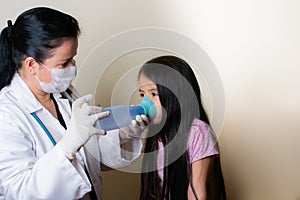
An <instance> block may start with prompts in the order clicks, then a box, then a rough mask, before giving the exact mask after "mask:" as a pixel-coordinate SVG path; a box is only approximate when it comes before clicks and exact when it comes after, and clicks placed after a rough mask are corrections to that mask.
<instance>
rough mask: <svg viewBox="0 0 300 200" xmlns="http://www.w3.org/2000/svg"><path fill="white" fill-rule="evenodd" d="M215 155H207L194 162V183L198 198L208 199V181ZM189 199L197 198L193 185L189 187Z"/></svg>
mask: <svg viewBox="0 0 300 200" xmlns="http://www.w3.org/2000/svg"><path fill="white" fill-rule="evenodd" d="M212 159H213V157H211V156H210V157H206V158H203V159H201V160H198V161H196V162H193V163H192V183H193V186H194V189H195V192H196V195H197V198H198V200H205V199H206V181H207V174H208V172H209V168H210V164H211V162H212ZM188 200H196V197H195V194H194V192H193V190H192V187H191V185H189V188H188Z"/></svg>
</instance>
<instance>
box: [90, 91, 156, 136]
mask: <svg viewBox="0 0 300 200" xmlns="http://www.w3.org/2000/svg"><path fill="white" fill-rule="evenodd" d="M103 111H109V112H110V115H109V116H108V117H107V118H103V119H99V120H97V121H96V123H95V124H94V127H95V128H99V129H102V130H105V131H109V130H113V129H119V128H122V127H125V126H128V125H129V124H131V121H132V120H134V119H135V117H136V116H137V115H146V116H148V117H149V118H150V119H151V120H153V119H154V118H155V117H156V113H157V112H156V107H155V105H154V103H153V101H151V99H150V98H149V97H147V96H144V98H143V100H142V103H141V104H140V105H137V106H125V105H124V106H112V107H107V108H104V109H103Z"/></svg>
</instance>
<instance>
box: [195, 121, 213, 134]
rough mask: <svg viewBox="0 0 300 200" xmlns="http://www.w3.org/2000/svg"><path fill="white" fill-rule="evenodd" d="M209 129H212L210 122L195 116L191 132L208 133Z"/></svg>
mask: <svg viewBox="0 0 300 200" xmlns="http://www.w3.org/2000/svg"><path fill="white" fill-rule="evenodd" d="M208 131H212V129H211V127H210V125H209V124H207V123H206V122H204V121H202V120H200V119H197V118H194V120H193V122H192V126H191V133H198V134H206V133H207V132H208Z"/></svg>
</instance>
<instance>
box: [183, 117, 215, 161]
mask: <svg viewBox="0 0 300 200" xmlns="http://www.w3.org/2000/svg"><path fill="white" fill-rule="evenodd" d="M188 151H189V156H190V163H193V162H196V161H198V160H201V159H203V158H206V157H209V156H212V155H217V154H219V148H218V145H217V140H216V137H215V134H214V132H213V130H212V129H211V127H210V126H209V125H208V124H206V123H204V122H202V121H199V123H196V124H193V125H192V127H191V132H190V135H189V140H188Z"/></svg>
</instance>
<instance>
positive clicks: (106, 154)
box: [0, 73, 142, 200]
mask: <svg viewBox="0 0 300 200" xmlns="http://www.w3.org/2000/svg"><path fill="white" fill-rule="evenodd" d="M53 96H54V98H55V100H56V102H57V104H58V107H59V110H60V112H61V114H62V116H63V119H64V121H65V122H66V124H68V121H69V119H70V116H71V108H70V104H69V102H68V100H67V99H64V98H62V96H61V94H59V93H57V94H53ZM33 112H34V113H35V114H36V115H37V116H38V117H39V118H40V120H41V121H42V122H43V123H44V125H45V126H46V128H47V129H48V130H49V132H50V133H51V135H52V137H53V138H54V140H55V141H56V142H58V141H59V140H60V139H61V138H62V137H63V135H64V134H65V133H66V130H65V129H64V128H63V126H61V124H60V123H59V121H58V120H57V119H56V118H55V117H53V115H51V113H50V112H48V110H46V109H45V108H44V107H43V106H42V105H41V104H40V103H39V102H38V101H37V100H36V98H35V97H34V95H33V94H32V93H31V91H30V90H29V88H28V87H27V85H26V84H25V82H24V81H23V80H22V79H21V78H20V76H19V75H18V74H17V73H16V74H15V76H14V78H13V80H12V82H11V84H10V85H9V86H7V87H5V88H3V89H2V90H1V92H0V199H7V200H11V199H15V200H32V199H53V200H54V199H55V200H57V199H63V200H69V199H70V200H71V199H80V198H82V197H84V195H85V194H86V193H88V192H89V191H90V190H91V183H90V181H89V179H88V177H87V176H86V173H85V170H84V165H85V166H86V168H87V170H88V171H89V172H90V173H89V174H90V179H91V181H92V183H93V185H94V188H95V192H96V194H97V197H98V199H102V197H101V193H102V191H101V190H102V186H101V169H100V162H99V160H101V162H102V163H104V164H105V165H107V166H109V167H111V168H119V167H124V166H126V165H128V164H130V161H131V160H133V159H135V158H137V157H138V156H139V155H140V151H141V148H142V141H141V140H140V139H134V140H132V141H131V144H130V147H129V148H130V149H131V152H130V153H128V152H127V156H128V157H126V158H123V157H121V148H120V139H119V134H118V132H117V131H118V130H115V131H111V132H108V134H107V135H106V136H93V137H91V139H90V140H89V141H88V143H87V144H86V145H85V147H84V148H81V149H80V151H79V153H77V155H76V157H77V159H75V160H74V161H73V162H70V161H69V160H68V159H67V158H66V156H65V155H64V153H63V152H62V150H61V149H60V147H59V145H55V146H54V145H53V144H52V143H51V141H50V139H49V138H48V136H47V135H46V133H45V131H44V130H43V129H42V127H41V126H40V124H39V123H38V122H37V121H36V120H35V119H34V118H33V116H32V115H31V113H33ZM122 156H124V154H122Z"/></svg>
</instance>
